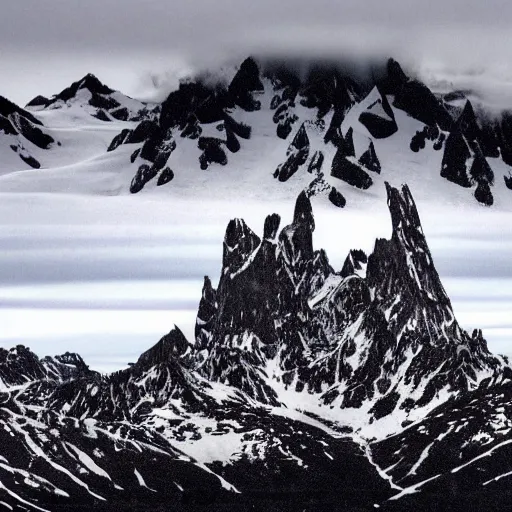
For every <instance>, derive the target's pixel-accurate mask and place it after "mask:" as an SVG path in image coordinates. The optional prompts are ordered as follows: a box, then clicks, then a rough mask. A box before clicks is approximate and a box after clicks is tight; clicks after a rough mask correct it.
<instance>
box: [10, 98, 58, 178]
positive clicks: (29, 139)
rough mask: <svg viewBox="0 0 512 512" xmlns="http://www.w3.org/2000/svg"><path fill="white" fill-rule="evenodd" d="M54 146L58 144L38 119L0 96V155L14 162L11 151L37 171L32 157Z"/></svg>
mask: <svg viewBox="0 0 512 512" xmlns="http://www.w3.org/2000/svg"><path fill="white" fill-rule="evenodd" d="M56 144H60V143H58V142H57V141H55V139H54V138H53V137H52V136H51V135H50V134H49V133H48V131H47V129H46V128H45V127H44V125H43V123H42V122H41V121H40V120H39V119H37V118H36V117H35V116H34V115H33V114H31V113H30V112H28V111H27V110H25V109H22V108H20V107H19V106H18V105H15V104H14V103H12V102H11V101H9V100H8V99H6V98H4V97H2V96H0V153H8V154H9V156H10V157H11V158H10V159H11V160H14V158H13V155H12V153H11V151H12V152H13V153H14V154H16V155H18V157H19V158H20V159H21V160H22V162H23V163H24V165H26V166H27V167H31V168H35V169H38V168H39V167H41V164H40V162H39V161H38V160H37V158H36V157H35V156H34V155H37V153H38V152H39V150H48V149H50V148H51V147H53V146H54V145H56ZM9 150H10V151H9ZM20 164H21V162H19V163H18V165H20Z"/></svg>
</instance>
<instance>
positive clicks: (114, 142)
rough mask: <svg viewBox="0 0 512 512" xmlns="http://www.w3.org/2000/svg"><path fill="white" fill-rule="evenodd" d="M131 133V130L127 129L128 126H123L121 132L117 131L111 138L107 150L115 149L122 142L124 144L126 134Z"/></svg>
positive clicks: (126, 137)
mask: <svg viewBox="0 0 512 512" xmlns="http://www.w3.org/2000/svg"><path fill="white" fill-rule="evenodd" d="M130 133H131V130H129V129H128V128H125V129H124V130H123V131H122V132H121V133H118V134H117V135H116V136H115V137H114V138H113V139H112V142H111V143H110V145H109V146H108V149H107V151H114V150H116V149H117V148H118V147H119V146H121V145H122V144H124V143H125V142H126V140H127V139H128V135H130Z"/></svg>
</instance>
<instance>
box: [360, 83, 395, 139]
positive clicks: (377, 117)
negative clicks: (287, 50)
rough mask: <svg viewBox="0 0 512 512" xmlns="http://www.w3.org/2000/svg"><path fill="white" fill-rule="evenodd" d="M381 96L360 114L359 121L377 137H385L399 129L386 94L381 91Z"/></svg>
mask: <svg viewBox="0 0 512 512" xmlns="http://www.w3.org/2000/svg"><path fill="white" fill-rule="evenodd" d="M379 95H380V98H378V99H377V100H376V101H375V102H373V103H372V104H371V105H370V106H369V107H368V108H367V109H366V110H365V111H364V112H362V113H361V115H360V116H359V122H360V123H361V124H362V125H363V126H365V127H366V129H367V130H368V131H369V132H370V133H371V135H372V136H373V137H375V138H376V139H385V138H386V137H390V136H391V135H393V134H394V133H396V132H397V131H398V126H397V124H396V121H395V114H394V113H393V109H392V108H391V105H390V104H389V102H388V100H387V98H386V96H385V95H382V94H381V93H380V91H379Z"/></svg>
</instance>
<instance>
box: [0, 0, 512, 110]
mask: <svg viewBox="0 0 512 512" xmlns="http://www.w3.org/2000/svg"><path fill="white" fill-rule="evenodd" d="M511 21H512V4H510V2H508V1H507V0H489V1H487V2H481V1H476V0H451V1H450V2H443V1H440V0H434V1H431V2H422V3H420V2H411V1H410V0H389V1H386V2H382V1H378V0H366V1H364V2H361V1H360V0H343V1H339V0H317V1H315V2H311V1H307V2H306V1H304V0H293V1H292V0H282V1H280V2H275V1H273V0H272V1H270V0H259V1H258V2H252V1H251V2H249V1H235V0H217V1H215V2H211V1H209V0H194V1H190V0H188V1H187V0H176V1H174V2H168V1H167V0H151V1H147V2H135V1H133V0H132V1H125V2H120V1H119V0H89V1H88V2H80V1H78V0H48V1H46V2H40V1H39V0H24V1H23V2H6V5H4V6H2V17H1V19H0V48H1V49H2V50H1V52H2V59H0V72H2V76H4V77H5V76H7V77H9V79H8V80H5V78H4V80H3V84H2V88H3V90H1V91H0V93H3V94H9V93H10V94H11V95H12V96H13V97H14V98H13V99H15V100H18V101H20V102H24V101H27V100H28V99H29V98H30V97H31V96H33V95H34V94H37V93H44V94H51V93H52V92H55V91H58V90H59V89H61V88H63V87H64V86H66V85H67V84H69V82H70V81H71V80H73V79H76V78H77V76H79V75H80V74H82V73H85V72H87V71H92V72H95V73H97V74H98V75H99V76H100V77H101V78H103V79H104V80H105V81H106V82H109V83H111V84H112V85H113V86H114V87H117V88H120V89H122V90H124V91H126V92H127V93H131V94H135V95H140V94H148V93H150V92H155V91H154V87H153V84H152V81H155V80H156V82H158V83H159V84H158V83H157V87H158V86H160V87H162V85H163V87H164V88H169V87H172V86H174V85H175V84H176V83H177V80H178V78H179V77H180V76H181V75H182V74H183V73H186V72H188V71H190V70H191V69H195V68H198V67H199V68H201V67H204V66H207V67H215V66H217V65H218V63H219V62H225V61H226V59H228V60H229V59H231V60H234V61H236V60H237V59H239V58H242V57H243V56H244V55H246V54H247V53H255V52H259V53H275V52H277V53H286V54H295V55H304V53H307V52H309V53H310V54H313V55H326V54H328V53H331V54H334V55H336V56H338V55H347V54H352V55H353V54H354V53H356V54H361V53H362V54H366V55H375V54H393V55H395V56H397V57H398V58H400V59H401V60H403V61H406V63H407V64H409V65H410V66H414V67H415V68H416V70H417V71H418V72H419V73H420V74H422V76H425V77H426V78H427V79H428V80H430V81H431V82H432V83H433V84H436V83H437V84H440V83H443V84H444V83H455V84H458V83H465V84H466V85H468V84H469V85H471V86H472V87H475V86H479V84H482V85H481V87H482V88H483V89H486V91H484V92H488V90H487V89H489V88H490V87H491V88H492V87H493V82H496V81H497V82H499V83H500V87H501V88H502V89H505V91H502V96H503V95H504V96H505V98H506V100H507V101H508V98H509V93H508V88H507V87H506V86H503V82H506V77H507V76H510V74H511V72H510V68H509V66H508V64H506V63H507V61H508V60H509V57H510V48H511V44H510V43H511V39H512V36H511V35H510V33H509V30H508V28H509V26H510V22H511ZM23 68H24V69H23ZM487 72H488V73H487ZM482 76H485V80H483V79H479V77H480V78H481V77H482ZM489 76H491V77H493V79H491V80H489Z"/></svg>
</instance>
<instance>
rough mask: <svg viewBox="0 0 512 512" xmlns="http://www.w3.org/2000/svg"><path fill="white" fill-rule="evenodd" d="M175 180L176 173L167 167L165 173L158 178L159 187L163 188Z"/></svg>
mask: <svg viewBox="0 0 512 512" xmlns="http://www.w3.org/2000/svg"><path fill="white" fill-rule="evenodd" d="M173 179H174V172H173V171H172V169H170V168H169V167H165V169H163V171H162V172H161V173H160V176H158V181H157V182H156V185H157V187H161V186H162V185H166V184H167V183H169V182H170V181H172V180H173Z"/></svg>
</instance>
